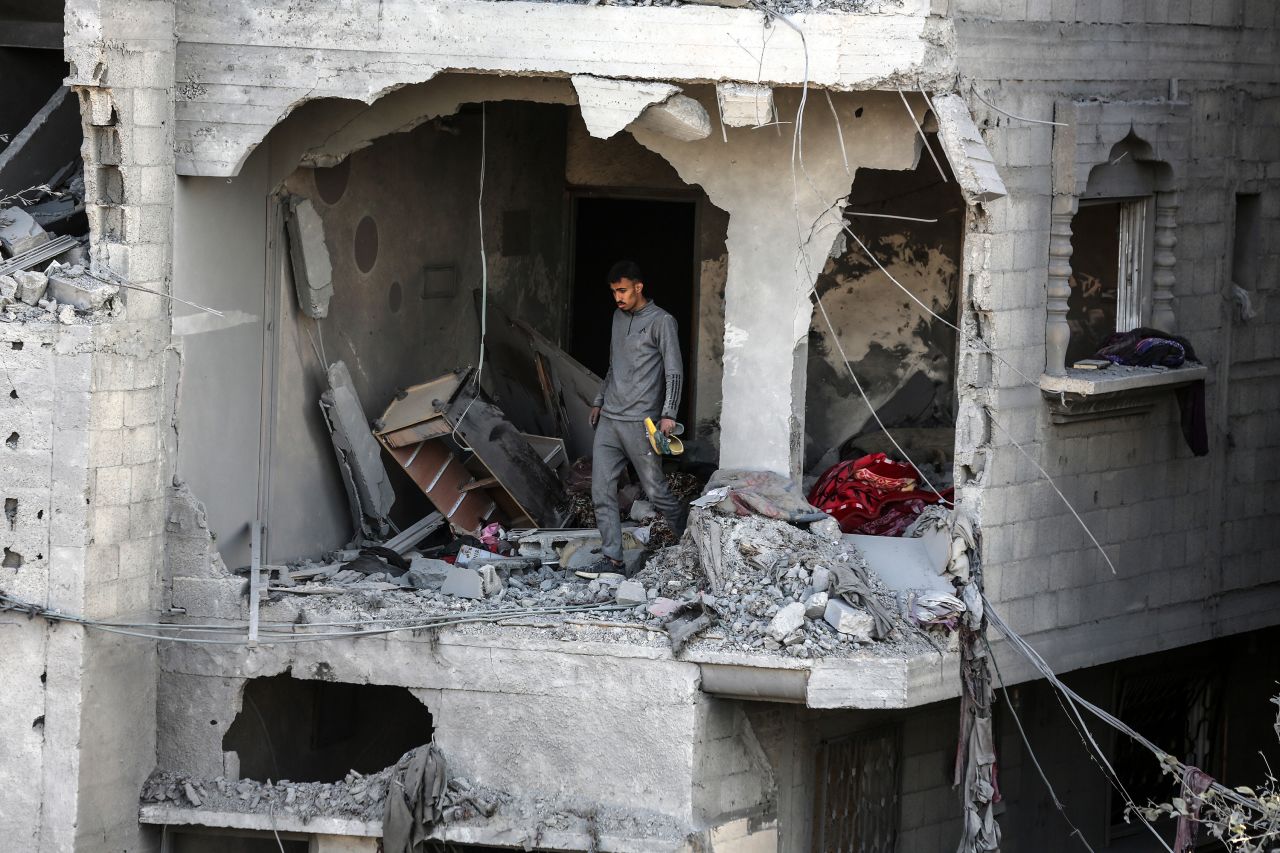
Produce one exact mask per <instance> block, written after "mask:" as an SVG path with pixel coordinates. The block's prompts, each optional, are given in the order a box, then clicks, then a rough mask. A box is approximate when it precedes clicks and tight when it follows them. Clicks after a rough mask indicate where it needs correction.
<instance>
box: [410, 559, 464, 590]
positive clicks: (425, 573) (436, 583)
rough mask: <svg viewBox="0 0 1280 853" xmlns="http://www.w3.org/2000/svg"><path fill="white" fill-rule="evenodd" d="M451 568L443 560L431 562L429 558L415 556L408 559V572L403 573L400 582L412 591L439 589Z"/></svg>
mask: <svg viewBox="0 0 1280 853" xmlns="http://www.w3.org/2000/svg"><path fill="white" fill-rule="evenodd" d="M452 568H453V566H451V565H449V564H448V563H446V562H445V561H444V560H433V559H431V558H430V557H423V556H422V555H420V554H415V555H414V556H413V557H411V558H409V571H407V572H405V573H404V575H402V576H401V578H400V580H401V581H403V582H405V583H407V584H409V586H411V587H413V588H414V589H440V588H441V587H442V586H443V585H444V582H445V579H446V578H448V577H449V571H450V570H451V569H452Z"/></svg>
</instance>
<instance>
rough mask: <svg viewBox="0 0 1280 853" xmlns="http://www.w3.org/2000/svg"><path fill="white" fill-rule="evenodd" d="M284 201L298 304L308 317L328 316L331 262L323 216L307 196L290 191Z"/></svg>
mask: <svg viewBox="0 0 1280 853" xmlns="http://www.w3.org/2000/svg"><path fill="white" fill-rule="evenodd" d="M285 202H286V208H287V211H288V214H287V216H286V217H285V224H286V229H287V231H288V234H289V261H290V266H291V267H292V269H293V286H294V289H295V290H296V291H297V293H298V306H299V308H301V309H302V313H303V314H306V315H307V316H308V317H316V318H320V317H327V316H329V299H330V298H331V297H332V296H333V263H332V262H331V261H330V259H329V247H328V246H327V245H325V242H324V220H322V219H321V218H320V214H319V213H317V212H316V209H315V205H313V204H312V203H311V199H309V198H304V197H303V196H298V195H290V196H289V197H288V198H287V199H286V200H285Z"/></svg>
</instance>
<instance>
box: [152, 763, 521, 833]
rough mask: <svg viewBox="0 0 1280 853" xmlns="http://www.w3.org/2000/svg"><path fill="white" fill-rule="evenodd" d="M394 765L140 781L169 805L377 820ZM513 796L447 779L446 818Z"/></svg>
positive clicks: (483, 812)
mask: <svg viewBox="0 0 1280 853" xmlns="http://www.w3.org/2000/svg"><path fill="white" fill-rule="evenodd" d="M394 771H395V766H392V767H386V768H384V769H382V770H379V771H378V772H377V773H370V774H368V775H364V774H360V773H357V772H356V771H354V770H352V771H351V772H349V773H348V774H347V775H346V776H344V777H343V778H342V779H341V780H339V781H337V782H290V781H288V780H281V781H279V782H272V781H270V780H268V781H266V782H259V781H257V780H254V779H226V778H223V777H221V776H219V777H217V778H213V779H208V778H200V777H194V776H188V775H186V774H183V773H171V772H162V771H156V772H154V773H152V774H151V776H150V777H148V778H147V781H146V782H144V783H143V785H142V795H141V800H142V802H143V803H144V804H148V803H152V804H171V805H175V806H182V807H194V808H199V809H204V810H206V811H214V812H241V813H247V814H274V815H290V816H293V817H297V818H300V819H301V820H303V821H304V822H305V821H308V820H310V819H311V818H313V817H332V818H348V819H354V820H362V821H381V820H382V815H383V811H384V808H385V804H386V797H387V787H388V785H389V784H390V779H391V776H392V773H393V772H394ZM510 800H511V797H510V796H509V795H508V794H506V793H505V792H503V791H497V790H494V789H492V788H488V787H485V786H483V785H477V784H474V783H472V782H471V781H469V780H468V779H465V778H463V777H461V776H455V777H453V778H452V779H450V780H449V782H448V785H447V788H446V791H445V795H444V817H445V820H446V821H462V820H471V819H476V818H489V817H492V816H493V815H494V814H495V813H497V812H498V811H499V810H500V809H501V808H502V807H503V805H504V804H506V803H508V802H510Z"/></svg>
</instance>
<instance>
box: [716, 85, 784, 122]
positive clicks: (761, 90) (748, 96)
mask: <svg viewBox="0 0 1280 853" xmlns="http://www.w3.org/2000/svg"><path fill="white" fill-rule="evenodd" d="M716 103H717V104H718V105H719V107H720V120H721V121H722V122H724V124H725V126H726V127H760V126H761V125H764V124H768V123H769V122H771V121H773V120H774V116H773V89H772V88H771V87H769V86H758V85H756V84H754V83H717V84H716Z"/></svg>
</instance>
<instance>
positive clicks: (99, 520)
mask: <svg viewBox="0 0 1280 853" xmlns="http://www.w3.org/2000/svg"><path fill="white" fill-rule="evenodd" d="M89 535H90V537H91V538H90V542H91V543H92V544H94V545H111V544H118V543H120V542H123V541H124V540H126V539H128V538H129V507H127V506H103V507H94V508H93V510H92V512H90V513H89Z"/></svg>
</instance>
